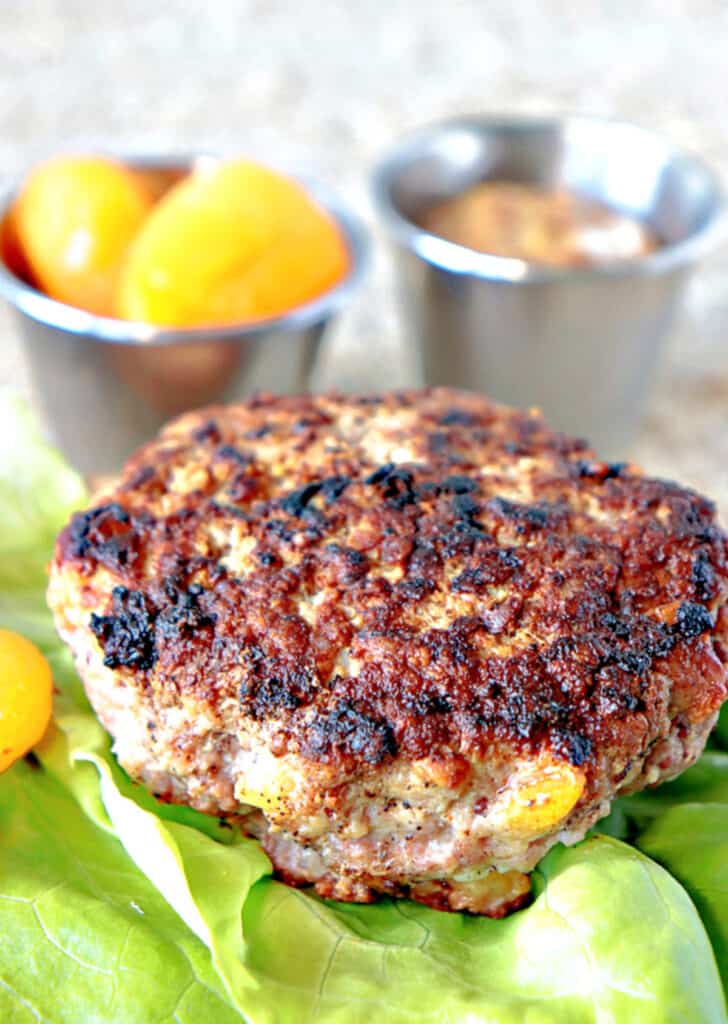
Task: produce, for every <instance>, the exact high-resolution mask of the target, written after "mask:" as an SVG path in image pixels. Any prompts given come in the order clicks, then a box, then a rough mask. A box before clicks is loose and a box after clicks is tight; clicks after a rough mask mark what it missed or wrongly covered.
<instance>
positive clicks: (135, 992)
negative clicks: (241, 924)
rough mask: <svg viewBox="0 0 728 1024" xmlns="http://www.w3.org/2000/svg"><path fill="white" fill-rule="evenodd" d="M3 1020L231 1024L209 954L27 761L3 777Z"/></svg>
mask: <svg viewBox="0 0 728 1024" xmlns="http://www.w3.org/2000/svg"><path fill="white" fill-rule="evenodd" d="M0 908H1V910H0V913H1V914H2V918H1V920H2V927H1V928H0V1020H2V1021H4V1022H8V1024H10V1022H12V1024H26V1022H28V1024H37V1022H38V1021H42V1022H46V1021H48V1022H51V1021H52V1022H53V1024H92V1022H99V1024H101V1022H102V1021H103V1022H110V1021H113V1022H118V1024H143V1022H149V1024H151V1022H155V1024H156V1022H161V1021H169V1022H172V1021H176V1022H178V1024H198V1022H199V1021H215V1022H216V1024H233V1022H234V1021H238V1022H239V1021H240V1015H239V1014H238V1013H237V1011H236V1010H234V1009H233V1008H232V1007H231V1005H230V1004H229V1002H228V1000H227V999H226V997H225V995H224V988H223V986H222V984H221V981H220V978H219V976H218V975H217V973H216V972H215V970H214V969H213V967H212V965H211V962H210V954H209V951H208V950H207V948H206V947H205V945H204V943H202V942H201V941H200V940H199V939H198V938H197V937H196V936H195V935H194V934H193V933H192V931H191V930H190V929H189V928H188V927H187V926H186V925H185V924H184V923H183V922H182V921H181V919H180V918H179V916H178V915H177V914H176V913H175V911H174V910H173V909H172V907H171V906H170V905H169V904H168V903H167V902H166V901H165V899H164V897H163V896H162V895H161V894H160V893H159V892H158V891H157V889H156V888H155V887H154V885H152V884H151V883H150V882H149V880H148V879H147V878H146V877H145V876H144V875H143V874H142V872H141V871H139V870H138V869H137V868H136V867H135V866H134V864H133V862H132V861H131V860H130V858H129V857H128V856H127V854H126V853H125V851H124V848H123V847H122V845H121V843H120V842H119V841H118V839H116V838H115V837H114V836H113V835H112V834H110V833H108V832H105V831H103V830H101V829H99V828H97V827H96V826H95V825H94V823H93V822H92V821H91V820H89V818H87V817H86V815H85V814H84V813H83V811H82V810H81V808H80V807H79V805H78V804H77V803H76V801H75V800H74V799H73V797H72V796H71V794H70V793H69V792H68V791H67V790H66V789H64V788H63V787H62V786H61V785H60V784H59V783H57V782H56V781H55V780H54V779H53V778H52V777H51V776H49V775H48V773H47V772H44V771H43V770H41V769H40V768H38V767H33V766H32V765H30V764H28V763H27V762H25V761H24V762H21V763H19V764H17V765H16V766H15V767H14V768H13V769H12V770H11V771H9V772H7V773H6V774H5V775H2V776H0Z"/></svg>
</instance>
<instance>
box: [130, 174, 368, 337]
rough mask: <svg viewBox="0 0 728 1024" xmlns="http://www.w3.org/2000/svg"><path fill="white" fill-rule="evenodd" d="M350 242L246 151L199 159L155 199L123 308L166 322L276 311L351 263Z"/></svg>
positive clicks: (225, 319) (226, 319)
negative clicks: (240, 155) (206, 161)
mask: <svg viewBox="0 0 728 1024" xmlns="http://www.w3.org/2000/svg"><path fill="white" fill-rule="evenodd" d="M347 265H348V252H347V247H346V243H345V241H344V239H343V237H342V235H341V233H340V231H339V229H338V227H337V225H336V223H335V222H334V220H333V219H332V218H331V217H330V216H329V214H328V213H327V212H326V211H325V210H324V209H322V208H321V207H320V206H319V205H318V204H317V203H316V202H315V201H314V200H313V199H312V198H311V197H310V196H309V195H308V193H307V192H306V191H305V189H304V188H303V187H302V186H301V185H299V184H298V183H297V182H295V181H292V180H291V179H290V178H287V177H285V176H284V175H282V174H279V173H277V172H275V171H272V170H269V169H268V168H266V167H261V166H260V165H258V164H256V163H253V162H251V161H249V160H233V161H227V162H221V163H214V164H210V165H207V166H203V167H201V168H200V169H198V170H196V171H195V172H194V173H192V174H191V175H189V177H187V178H186V179H184V180H183V181H181V182H180V183H179V184H178V185H176V186H174V187H173V188H172V189H170V191H169V192H168V193H167V194H166V195H165V196H164V197H163V198H162V199H161V200H160V201H159V203H158V204H157V205H156V206H155V208H154V209H153V211H152V213H151V214H150V215H149V217H148V218H147V220H146V221H145V223H144V225H143V227H142V228H141V230H140V231H139V233H138V235H137V236H136V238H135V239H134V241H133V243H132V245H131V247H130V249H129V254H128V258H127V260H126V262H125V264H124V267H123V270H122V273H121V277H120V282H119V291H118V295H117V314H118V315H119V316H121V317H122V318H125V319H130V320H141V321H145V322H147V323H151V324H156V325H160V326H168V327H197V326H210V325H215V324H230V323H245V322H250V321H256V320H261V319H265V318H268V317H273V316H277V315H280V314H282V313H284V312H286V311H288V310H290V309H292V308H294V307H295V306H299V305H301V304H303V303H305V302H307V301H309V300H310V299H313V298H315V297H316V296H318V295H320V294H322V293H323V292H325V291H327V290H328V289H329V288H330V287H332V286H333V285H334V284H335V283H336V282H337V281H339V280H340V279H341V278H342V277H343V276H344V275H345V273H346V269H347Z"/></svg>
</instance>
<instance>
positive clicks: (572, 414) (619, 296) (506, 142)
mask: <svg viewBox="0 0 728 1024" xmlns="http://www.w3.org/2000/svg"><path fill="white" fill-rule="evenodd" d="M487 179H493V180H501V181H515V182H525V183H529V184H535V185H540V186H550V187H553V186H559V187H562V188H565V189H567V190H569V191H572V192H574V193H576V194H579V195H582V196H585V197H587V198H593V199H596V200H599V201H601V202H602V203H604V204H606V205H607V206H610V207H613V208H614V209H616V210H618V211H621V212H622V213H626V214H628V215H631V216H633V217H635V218H637V219H638V220H640V221H642V222H644V223H646V224H647V225H648V226H649V227H651V228H652V230H653V231H654V232H655V233H656V235H657V236H658V238H659V239H660V241H661V243H662V244H661V245H660V246H659V247H658V248H657V249H656V250H655V251H653V252H652V253H650V254H649V255H646V256H644V257H640V258H637V259H634V260H630V261H623V262H612V263H604V264H601V265H599V266H592V267H589V268H583V269H582V268H579V269H573V268H568V269H567V268H564V269H562V268H551V267H545V266H537V265H535V264H532V263H527V262H524V261H523V260H519V259H507V258H502V257H498V256H491V255H487V254H485V253H481V252H476V251H474V250H472V249H467V248H464V247H462V246H460V245H456V244H453V243H452V242H449V241H446V240H444V239H443V238H439V237H437V236H435V235H432V234H429V233H428V232H427V231H425V230H423V228H421V227H420V226H418V223H417V221H418V220H419V219H420V218H421V217H422V216H423V214H424V213H425V211H427V210H428V209H430V208H431V207H432V206H434V205H435V204H437V203H439V202H442V201H443V200H445V199H447V198H449V197H451V196H455V195H458V194H459V193H461V192H463V191H464V190H465V189H467V188H468V187H469V186H471V185H473V184H475V183H477V182H480V181H483V180H487ZM372 185H373V196H374V202H375V206H376V208H377V210H378V212H379V214H380V215H381V216H382V218H383V220H384V223H385V226H386V229H387V231H388V233H389V235H390V237H391V239H392V240H393V242H394V244H395V247H396V253H397V265H398V271H399V276H400V287H401V298H402V306H403V311H404V315H405V318H406V321H407V323H408V326H409V328H410V330H411V332H412V334H413V336H414V341H415V343H416V345H417V348H418V351H419V354H420V356H421V363H422V372H423V376H424V380H425V382H426V383H427V384H432V385H449V386H454V387H463V388H473V389H477V390H481V391H485V392H487V393H488V394H490V395H491V396H492V397H493V398H496V399H499V400H501V401H504V402H508V403H510V404H513V405H519V406H540V407H541V409H542V410H543V411H544V413H545V414H546V416H547V417H548V418H549V420H550V421H551V422H552V423H553V424H554V425H555V426H557V427H559V428H560V429H562V430H565V431H568V432H570V433H575V434H577V435H579V436H584V435H586V436H587V437H589V439H590V440H592V441H593V442H594V443H595V444H597V445H598V446H599V448H600V450H601V451H603V452H604V454H605V455H617V454H621V453H623V452H624V450H625V448H627V447H628V445H629V443H630V442H631V441H632V439H633V437H634V435H635V432H636V428H637V426H638V424H639V419H640V414H641V412H642V411H643V409H644V406H645V398H646V394H647V389H648V384H649V382H650V380H651V378H652V376H653V370H654V368H655V366H656V363H657V357H658V352H659V348H660V346H661V343H662V341H663V340H664V338H665V336H666V333H667V331H668V328H669V326H670V324H671V322H672V320H673V315H674V313H675V310H676V307H677V305H678V301H679V299H680V296H681V293H682V291H683V286H684V284H685V281H686V279H687V276H688V273H689V271H690V270H691V269H692V268H693V266H694V265H695V263H696V261H697V260H698V259H699V257H700V256H702V255H703V253H704V252H705V251H706V250H707V249H708V247H709V245H711V244H713V242H714V241H715V236H716V234H717V230H716V229H717V227H718V225H719V223H722V220H723V216H722V215H723V214H724V210H725V198H724V194H723V190H722V187H721V185H720V183H719V181H718V180H717V178H716V176H715V175H714V174H713V173H712V172H711V171H710V170H709V169H708V168H707V167H706V166H705V165H704V164H703V163H701V162H700V161H699V160H698V159H696V158H695V157H693V156H690V155H688V154H686V153H683V152H680V151H678V150H676V149H675V148H674V146H672V145H671V144H670V143H669V142H667V141H665V140H664V139H662V138H660V137H659V136H657V135H655V134H653V133H652V132H648V131H645V130H643V129H641V128H638V127H636V126H634V125H631V124H626V123H624V122H620V121H612V120H605V119H599V118H591V117H566V118H551V117H547V118H533V119H518V118H513V117H477V116H475V117H461V118H456V119H453V120H448V121H444V122H441V123H438V124H435V125H432V126H430V127H427V128H424V129H422V130H420V131H419V132H417V133H415V134H414V135H412V136H409V137H407V138H405V139H404V140H403V141H401V142H400V143H398V144H397V145H396V146H395V147H394V149H393V150H392V151H390V153H389V154H388V155H387V156H386V157H385V158H384V159H383V160H382V161H381V162H380V163H379V165H378V166H377V167H376V169H375V171H374V175H373V182H372Z"/></svg>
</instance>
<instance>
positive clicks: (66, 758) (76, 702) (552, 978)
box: [0, 410, 728, 1024]
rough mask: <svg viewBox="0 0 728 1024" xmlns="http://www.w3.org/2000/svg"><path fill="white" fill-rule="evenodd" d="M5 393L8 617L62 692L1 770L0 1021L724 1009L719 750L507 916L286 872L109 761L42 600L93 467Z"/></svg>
mask: <svg viewBox="0 0 728 1024" xmlns="http://www.w3.org/2000/svg"><path fill="white" fill-rule="evenodd" d="M2 415H5V416H6V417H9V419H7V420H6V430H5V431H2V426H0V431H2V433H0V436H5V437H7V436H9V435H8V432H7V423H8V422H12V429H13V431H14V443H13V444H12V445H9V446H6V450H5V451H0V624H1V625H3V626H6V627H8V628H13V629H17V630H19V631H21V632H23V633H25V634H26V635H27V636H29V637H31V638H32V639H34V640H35V641H36V642H37V643H39V644H40V646H41V647H42V648H43V649H44V651H45V652H46V654H47V655H48V657H49V659H50V660H51V664H52V666H53V670H54V678H55V681H56V686H57V688H58V696H57V699H56V702H55V711H54V724H53V726H52V727H51V729H50V730H49V733H48V735H47V736H46V737H45V739H44V741H43V742H42V744H40V746H39V747H38V749H37V750H36V757H34V758H32V759H31V760H29V761H25V762H21V763H19V764H18V765H16V766H15V767H14V768H13V769H11V770H10V771H9V772H7V773H5V774H4V775H2V776H0V908H2V909H1V912H2V918H1V919H0V925H1V927H0V1020H1V1021H3V1022H5V1021H8V1022H13V1024H14V1022H16V1021H17V1022H19V1024H25V1022H26V1021H28V1022H31V1021H43V1022H52V1024H66V1022H73V1024H86V1022H96V1021H99V1022H101V1021H103V1022H104V1024H108V1022H118V1024H127V1022H128V1024H158V1022H173V1021H177V1022H180V1024H186V1022H188V1021H189V1022H192V1021H211V1022H213V1021H214V1022H215V1024H218V1022H219V1024H227V1022H228V1021H233V1020H237V1021H240V1020H245V1021H249V1022H251V1024H303V1022H307V1021H310V1022H321V1024H338V1022H341V1024H344V1022H346V1024H358V1022H362V1024H364V1022H367V1024H369V1022H370V1021H383V1022H392V1024H398V1022H402V1024H410V1022H424V1024H426V1022H433V1024H435V1022H438V1024H439V1022H442V1024H445V1022H447V1024H461V1022H462V1024H466V1022H467V1024H521V1022H528V1024H607V1022H609V1024H612V1022H613V1024H630V1022H633V1021H634V1022H640V1024H642V1022H644V1024H652V1022H655V1024H657V1022H660V1024H665V1022H667V1024H670V1022H675V1024H678V1022H685V1024H687V1022H693V1021H696V1022H697V1021H700V1022H705V1024H725V1022H726V1021H727V1020H728V1017H727V1016H726V1007H725V1001H724V993H723V989H722V986H721V981H720V978H719V973H718V967H717V965H716V956H717V959H718V963H719V964H720V967H721V968H722V969H723V971H724V979H723V980H724V983H725V982H726V981H728V979H727V978H726V977H725V969H726V960H727V959H728V950H727V949H726V934H727V932H726V911H727V908H728V876H727V875H726V867H725V865H726V864H728V820H727V819H728V764H727V763H726V762H728V755H726V754H721V753H717V752H714V753H711V754H709V755H706V756H705V758H704V759H703V761H701V762H700V764H699V765H697V766H696V767H695V768H694V769H692V771H691V772H688V773H686V775H685V776H683V777H682V779H680V780H678V781H677V782H675V783H672V784H671V785H670V786H669V787H662V788H661V789H660V790H658V791H657V792H656V793H655V794H651V795H648V796H644V797H643V796H639V797H634V798H629V800H626V801H622V802H620V803H621V804H623V807H620V808H618V809H615V812H614V813H613V815H612V816H611V818H610V819H609V823H608V828H610V829H611V832H612V835H595V836H592V837H590V838H588V839H587V840H585V841H584V842H583V843H580V844H579V845H578V846H576V847H574V848H572V849H565V848H562V847H559V848H557V849H555V850H553V851H552V852H551V853H550V854H549V855H548V856H547V857H546V858H545V859H544V860H543V861H542V862H541V864H540V865H539V868H538V870H537V872H536V874H535V879H534V890H535V899H534V902H533V904H532V905H531V906H530V907H528V908H527V909H525V910H522V911H520V912H519V913H517V914H514V915H512V916H511V917H509V918H507V919H505V920H503V921H490V920H486V919H479V918H472V917H469V916H467V915H461V914H443V913H438V912H437V911H434V910H430V909H429V908H426V907H421V906H417V905H414V904H411V903H406V902H397V903H394V902H390V901H382V902H381V903H379V904H376V905H374V906H364V907H362V906H350V905H345V904H336V903H333V902H325V901H322V900H320V899H318V898H316V897H314V896H311V895H310V894H309V893H308V892H304V891H298V890H293V889H289V888H287V887H286V886H283V885H281V884H280V883H278V882H276V881H274V880H273V879H272V878H271V877H270V864H269V862H268V860H267V858H266V857H265V855H264V854H263V853H262V851H261V850H260V848H259V847H258V845H257V844H256V843H254V842H253V841H251V840H247V839H245V838H243V837H241V836H240V835H239V834H238V833H237V832H236V831H234V830H233V829H231V828H229V827H227V826H225V825H224V824H222V823H220V822H219V821H217V820H216V819H212V818H209V817H205V816H203V815H200V814H197V813H195V812H193V811H190V810H188V809H184V808H176V807H170V806H166V805H161V804H158V803H157V802H156V801H155V800H154V799H153V798H152V797H151V796H150V795H148V794H147V793H146V792H145V791H144V790H143V789H141V788H140V787H138V786H136V785H134V784H133V783H132V782H131V781H130V780H129V779H128V778H127V777H126V775H125V774H124V772H123V771H122V770H121V769H120V768H119V766H118V765H117V764H116V762H115V760H114V758H113V755H112V754H111V752H110V748H109V741H108V737H107V736H106V734H105V732H104V731H103V729H102V728H101V726H100V725H99V723H98V722H97V720H96V718H95V717H94V716H93V714H92V713H91V711H90V709H89V707H88V705H87V703H86V700H85V697H84V695H83V690H82V687H81V686H80V683H79V681H78V679H77V677H76V675H75V673H74V671H73V668H72V665H71V662H70V658H69V655H68V653H67V652H66V651H64V650H63V649H62V648H61V646H60V645H59V644H58V642H57V640H56V639H55V636H54V633H53V628H52V623H51V619H50V615H49V613H48V612H47V610H46V609H45V604H44V600H43V588H44V571H43V566H44V564H45V562H46V561H47V559H48V557H49V554H50V550H51V546H52V541H53V537H54V535H55V533H56V532H57V530H58V529H59V527H60V526H61V525H62V523H63V522H64V521H65V519H66V518H67V516H68V513H69V512H70V510H71V509H72V508H74V507H76V506H78V505H81V504H83V501H84V492H83V487H82V484H81V482H80V481H79V479H78V478H77V477H76V476H75V474H73V473H72V472H71V471H70V470H68V469H67V468H66V467H65V466H64V465H63V463H62V461H61V460H60V459H59V458H58V457H57V456H56V455H55V454H54V453H53V452H51V451H49V450H48V449H47V448H45V447H44V445H43V444H42V443H41V441H40V439H39V438H38V436H37V434H36V432H35V429H34V427H33V425H32V423H31V422H30V421H29V420H28V418H27V416H25V415H24V414H20V416H18V414H17V412H16V411H12V412H8V411H7V410H6V411H5V412H4V413H3V414H2ZM2 415H0V424H2V423H3V419H2ZM10 436H13V435H10ZM615 835H617V836H620V837H622V838H624V837H629V838H630V839H631V840H632V841H633V842H636V845H637V846H638V847H639V849H637V848H635V845H628V844H627V843H626V842H623V841H621V838H614V836H615ZM658 861H659V862H660V863H657V862H658ZM660 865H662V866H660ZM691 897H692V899H691ZM696 905H697V907H698V910H699V911H700V914H699V913H698V910H696ZM701 917H702V920H701ZM706 927H707V929H708V933H709V935H710V939H709V938H708V933H706ZM711 943H712V945H711Z"/></svg>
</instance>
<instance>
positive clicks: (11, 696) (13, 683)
mask: <svg viewBox="0 0 728 1024" xmlns="http://www.w3.org/2000/svg"><path fill="white" fill-rule="evenodd" d="M52 694H53V681H52V678H51V670H50V666H49V665H48V662H47V661H46V659H45V658H44V657H43V655H42V654H41V652H40V651H39V650H38V648H37V647H36V646H35V645H34V644H32V643H31V642H30V640H26V639H25V637H23V636H20V635H19V634H18V633H12V632H11V631H10V630H8V629H0V772H2V771H5V769H6V768H9V767H10V765H11V764H13V762H14V761H17V760H18V758H19V757H22V756H23V755H24V754H27V753H28V751H29V750H30V748H31V747H32V746H33V745H34V744H36V743H37V742H38V740H40V739H41V737H42V736H43V733H44V732H45V731H46V728H47V727H48V722H49V721H50V717H51V704H52Z"/></svg>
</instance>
